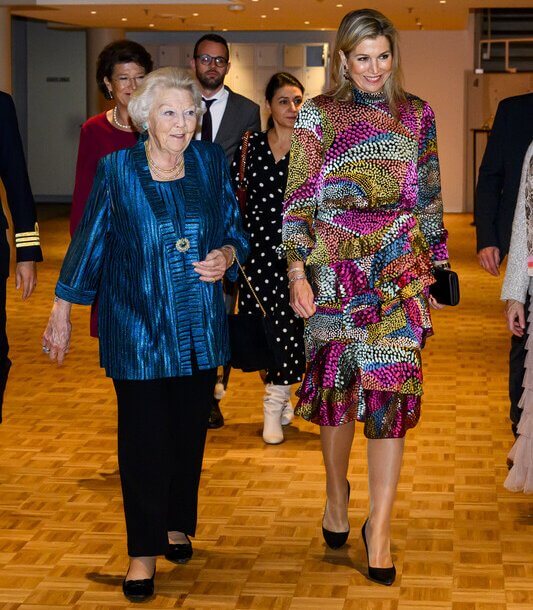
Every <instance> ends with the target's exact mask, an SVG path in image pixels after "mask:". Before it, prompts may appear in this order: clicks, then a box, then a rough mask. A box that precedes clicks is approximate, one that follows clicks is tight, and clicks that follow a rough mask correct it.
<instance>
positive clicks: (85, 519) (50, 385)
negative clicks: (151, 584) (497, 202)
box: [0, 207, 533, 610]
mask: <svg viewBox="0 0 533 610" xmlns="http://www.w3.org/2000/svg"><path fill="white" fill-rule="evenodd" d="M446 220H447V224H448V227H449V229H450V234H451V252H452V259H453V262H454V266H455V268H456V269H457V270H459V272H460V275H461V282H462V303H461V305H460V306H459V307H458V308H456V309H447V310H445V311H443V312H438V313H437V314H436V315H434V319H435V326H436V336H435V337H433V338H431V339H430V340H429V342H428V346H427V348H426V350H425V353H424V360H425V380H426V383H425V390H426V394H425V397H424V404H423V418H422V421H421V423H420V425H419V426H418V427H417V428H416V429H415V430H414V431H412V432H411V433H410V434H409V435H408V441H407V449H406V455H405V462H404V468H403V472H402V478H401V482H400V488H399V493H398V499H397V502H396V507H395V512H394V522H393V532H394V549H393V551H394V557H395V561H396V566H397V568H398V579H397V582H396V584H395V585H394V586H393V587H391V588H385V587H381V586H379V585H375V584H372V583H370V582H369V581H368V580H366V578H365V576H364V571H365V570H364V567H365V566H364V550H363V547H362V542H361V539H360V533H359V531H360V527H361V524H362V523H363V520H364V518H365V514H366V506H367V491H366V465H365V457H364V456H365V441H364V438H363V435H362V429H361V427H359V429H358V434H357V437H356V442H355V444H354V447H353V455H352V461H351V468H350V473H349V476H350V482H351V485H352V497H351V500H350V519H351V523H352V534H351V536H350V539H349V544H348V545H347V546H346V547H345V548H344V549H342V550H340V551H336V552H334V551H329V550H326V548H325V545H324V542H323V541H322V537H321V532H320V521H321V517H322V512H323V508H324V472H323V468H322V463H321V456H320V447H319V439H318V435H317V429H316V428H315V427H314V426H312V425H310V424H308V423H306V422H303V421H301V420H300V421H296V422H295V423H294V425H292V426H290V428H289V429H288V430H287V433H286V439H287V440H286V442H285V443H284V444H282V445H280V446H266V445H264V444H263V442H262V440H261V436H260V433H261V417H262V415H261V394H262V390H261V383H260V381H259V379H258V377H257V375H254V374H248V375H245V374H242V373H238V372H236V373H234V374H233V377H232V380H231V384H230V389H229V392H228V395H227V398H226V399H225V400H224V401H223V411H224V414H225V416H226V421H227V425H226V426H225V427H224V428H223V429H221V430H220V431H212V432H210V433H209V439H208V445H207V451H206V458H205V463H204V472H203V478H202V485H201V492H200V515H199V528H198V532H197V537H196V540H195V542H194V546H195V555H194V559H193V560H192V561H191V562H190V563H189V564H188V565H185V566H174V565H172V564H170V563H167V562H166V561H164V560H160V562H159V564H158V572H157V581H156V586H157V597H156V598H155V599H154V600H153V601H151V602H149V603H148V604H146V607H147V608H161V609H162V608H187V609H209V610H212V609H213V610H214V609H221V610H222V609H224V610H230V609H238V610H248V609H250V610H263V609H265V610H266V609H271V610H314V609H317V610H371V609H372V610H449V609H453V610H526V609H533V517H532V513H533V497H531V496H524V495H522V494H512V493H509V492H507V491H506V490H505V489H504V488H503V486H502V482H503V480H504V478H505V475H506V466H505V458H506V452H507V450H508V448H509V446H510V444H511V442H512V441H511V435H510V430H509V424H508V421H507V409H508V407H507V397H506V394H507V390H506V360H507V352H508V343H509V337H508V333H507V332H506V330H505V328H504V321H503V318H502V315H501V311H502V306H501V304H500V302H499V300H498V299H499V285H500V282H499V281H498V280H495V279H494V278H491V277H489V276H488V275H486V274H484V273H483V272H481V271H480V270H479V269H478V267H477V263H476V261H475V258H474V254H473V249H474V246H473V244H474V236H473V228H472V227H471V226H470V225H469V222H470V217H468V216H466V215H453V216H448V217H447V219H446ZM41 229H42V235H43V243H44V248H45V255H46V262H45V263H43V264H41V265H40V267H39V271H40V282H39V287H38V291H37V293H36V294H35V295H34V296H33V297H32V299H31V300H30V301H29V302H27V303H21V302H20V300H19V295H18V294H16V293H15V291H14V290H13V289H12V285H10V293H9V302H8V316H9V336H10V341H11V345H12V347H11V357H12V359H13V362H14V364H13V368H12V373H11V377H10V381H9V385H8V390H7V394H6V400H5V405H4V411H5V413H4V423H3V424H2V426H0V608H1V609H4V610H15V609H17V610H30V609H31V610H52V609H64V608H76V609H79V610H107V609H111V608H124V607H128V602H126V600H124V598H123V596H122V593H121V590H120V583H121V580H122V578H123V574H124V571H125V568H126V565H127V558H126V552H125V535H124V523H123V517H122V509H121V499H120V489H119V479H118V476H117V465H116V456H115V407H114V395H113V390H112V386H111V383H110V381H109V380H108V379H106V378H105V377H104V375H103V374H102V372H101V371H100V369H99V368H98V364H97V344H96V342H95V341H94V340H92V339H90V338H89V337H88V332H87V330H88V311H87V309H85V308H82V307H77V308H75V310H74V336H73V347H72V351H71V353H70V355H69V357H68V361H67V364H66V365H65V366H63V367H62V368H55V367H52V366H50V365H49V364H47V362H46V361H45V357H44V356H43V355H42V354H41V351H40V336H41V333H42V331H43V329H44V326H45V323H46V320H47V317H48V312H49V307H50V305H51V301H52V294H53V284H54V282H55V279H56V277H57V271H58V268H59V265H60V261H61V259H62V255H63V252H64V250H65V245H66V243H67V241H68V238H67V221H66V209H65V208H61V207H51V208H46V209H45V210H42V214H41ZM10 281H11V282H12V280H10Z"/></svg>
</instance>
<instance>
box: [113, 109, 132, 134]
mask: <svg viewBox="0 0 533 610" xmlns="http://www.w3.org/2000/svg"><path fill="white" fill-rule="evenodd" d="M117 108H118V106H115V107H114V108H113V123H115V125H116V126H117V127H120V129H128V130H131V125H123V124H122V123H121V122H120V121H119V120H118V112H117Z"/></svg>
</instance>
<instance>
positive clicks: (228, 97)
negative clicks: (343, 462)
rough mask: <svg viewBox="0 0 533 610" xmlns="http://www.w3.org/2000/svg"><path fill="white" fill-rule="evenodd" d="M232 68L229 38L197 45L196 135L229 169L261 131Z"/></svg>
mask: <svg viewBox="0 0 533 610" xmlns="http://www.w3.org/2000/svg"><path fill="white" fill-rule="evenodd" d="M230 66H231V63H230V61H229V48H228V43H227V42H226V39H225V38H223V37H222V36H219V35H218V34H206V35H205V36H202V37H201V38H200V39H199V40H198V41H197V43H196V45H195V46H194V56H193V59H192V60H191V68H192V69H193V70H194V73H195V74H196V78H197V80H198V83H199V84H200V89H201V90H202V105H203V106H204V108H205V113H204V115H203V116H202V124H201V131H199V132H198V133H197V134H196V139H197V140H207V141H209V142H215V143H216V144H220V146H222V148H223V149H224V152H225V153H226V159H227V160H228V165H230V164H231V162H232V161H233V155H234V153H235V150H236V148H237V147H238V146H239V144H240V142H241V139H242V136H243V134H244V132H245V131H248V130H250V131H253V132H256V131H261V116H260V113H259V106H258V105H257V104H256V103H255V102H252V100H249V99H248V98H246V97H244V96H243V95H239V94H238V93H234V92H233V91H232V90H231V89H230V88H229V87H225V86H224V78H225V77H226V74H227V73H228V71H229V69H230ZM224 289H225V291H226V309H227V311H228V313H231V312H232V311H233V310H234V309H235V300H236V290H235V286H233V285H227V284H226V285H225V286H224ZM230 370H231V367H230V366H229V364H228V365H226V366H225V367H224V374H223V376H221V377H219V379H218V383H217V386H216V389H215V396H214V397H213V407H212V409H211V413H210V415H209V424H208V426H209V428H221V427H222V426H223V425H224V416H223V415H222V412H221V411H220V406H219V402H220V399H221V398H222V396H223V394H224V391H225V389H226V387H227V384H228V379H229V374H230Z"/></svg>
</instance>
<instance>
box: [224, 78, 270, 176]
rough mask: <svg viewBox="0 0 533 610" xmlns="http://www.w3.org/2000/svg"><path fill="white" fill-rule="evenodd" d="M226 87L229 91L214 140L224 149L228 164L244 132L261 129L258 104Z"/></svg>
mask: <svg viewBox="0 0 533 610" xmlns="http://www.w3.org/2000/svg"><path fill="white" fill-rule="evenodd" d="M226 89H227V90H228V91H229V96H228V102H227V104H226V110H225V111H224V116H223V117H222V122H221V123H220V127H219V128H218V132H217V135H216V136H215V142H216V143H217V144H220V146H222V148H223V149H224V152H225V154H226V159H227V160H228V165H230V164H231V162H232V161H233V155H234V153H235V149H236V148H237V146H238V145H239V144H240V143H241V139H242V136H243V134H244V132H245V131H248V130H251V131H254V132H255V131H261V114H260V112H259V106H258V105H257V104H256V103H255V102H252V100H249V99H248V98H247V97H244V96H243V95H239V94H238V93H234V92H233V91H232V90H231V89H230V88H229V87H226Z"/></svg>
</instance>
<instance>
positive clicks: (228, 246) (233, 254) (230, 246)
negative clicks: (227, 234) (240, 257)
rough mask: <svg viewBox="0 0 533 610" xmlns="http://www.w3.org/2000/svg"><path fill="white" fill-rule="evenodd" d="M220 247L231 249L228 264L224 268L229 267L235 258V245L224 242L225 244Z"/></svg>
mask: <svg viewBox="0 0 533 610" xmlns="http://www.w3.org/2000/svg"><path fill="white" fill-rule="evenodd" d="M222 248H229V249H230V250H231V261H230V264H229V265H228V266H227V267H226V269H229V268H230V267H231V266H232V265H233V263H234V262H235V260H236V259H237V250H236V249H235V246H232V245H230V244H226V245H225V246H222Z"/></svg>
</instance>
